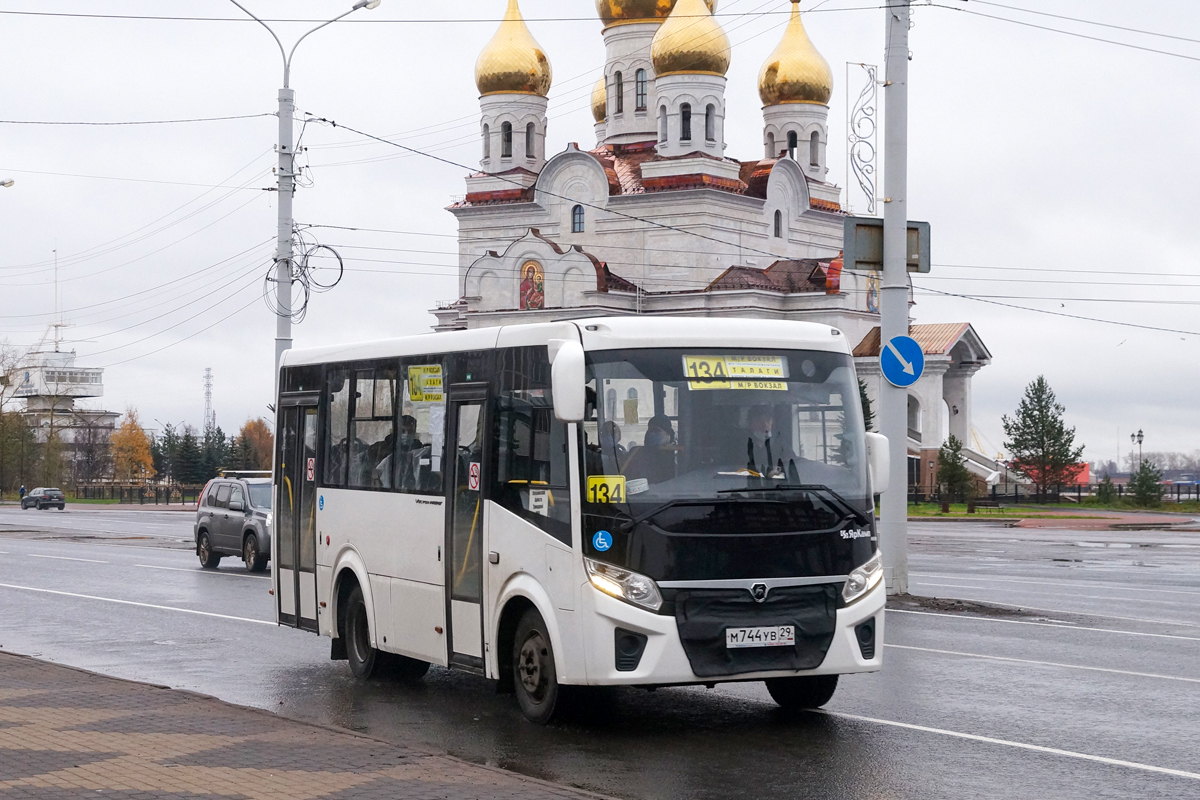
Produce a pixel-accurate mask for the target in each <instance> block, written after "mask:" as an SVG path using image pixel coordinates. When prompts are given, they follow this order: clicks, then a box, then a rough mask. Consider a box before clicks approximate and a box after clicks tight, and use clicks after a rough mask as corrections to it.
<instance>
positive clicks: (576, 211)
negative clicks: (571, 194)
mask: <svg viewBox="0 0 1200 800" xmlns="http://www.w3.org/2000/svg"><path fill="white" fill-rule="evenodd" d="M583 223H584V217H583V206H575V207H574V208H572V209H571V233H583Z"/></svg>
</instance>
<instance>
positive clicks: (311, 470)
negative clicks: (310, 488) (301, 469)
mask: <svg viewBox="0 0 1200 800" xmlns="http://www.w3.org/2000/svg"><path fill="white" fill-rule="evenodd" d="M304 474H305V477H306V478H308V481H309V483H311V482H313V481H315V480H316V479H317V460H316V459H315V458H310V459H309V460H308V469H306V470H305V473H304Z"/></svg>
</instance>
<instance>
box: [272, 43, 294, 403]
mask: <svg viewBox="0 0 1200 800" xmlns="http://www.w3.org/2000/svg"><path fill="white" fill-rule="evenodd" d="M287 67H288V65H287V64H285V65H284V73H283V88H282V89H280V90H279V166H278V171H279V175H278V177H279V184H278V189H279V230H278V233H277V238H276V246H275V305H276V317H275V395H274V396H275V397H278V396H279V363H280V362H281V361H282V360H283V353H284V351H285V350H290V349H291V347H292V196H293V193H294V192H295V190H296V177H295V167H296V154H295V152H293V149H294V148H293V141H292V137H293V134H294V129H293V127H292V118H293V117H294V116H295V113H296V93H295V92H294V91H292V90H291V89H290V88H288V78H289V77H290V76H289V74H288V73H289V70H288V68H287Z"/></svg>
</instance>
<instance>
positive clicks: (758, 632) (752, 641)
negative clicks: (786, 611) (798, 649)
mask: <svg viewBox="0 0 1200 800" xmlns="http://www.w3.org/2000/svg"><path fill="white" fill-rule="evenodd" d="M795 644H796V629H795V628H794V627H793V626H791V625H771V626H764V627H758V628H726V629H725V647H726V648H733V647H790V646H793V645H795Z"/></svg>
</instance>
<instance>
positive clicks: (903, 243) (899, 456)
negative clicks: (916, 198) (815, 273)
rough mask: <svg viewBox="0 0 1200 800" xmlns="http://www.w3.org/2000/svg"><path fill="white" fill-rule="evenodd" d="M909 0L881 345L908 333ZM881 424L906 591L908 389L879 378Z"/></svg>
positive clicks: (889, 113)
mask: <svg viewBox="0 0 1200 800" xmlns="http://www.w3.org/2000/svg"><path fill="white" fill-rule="evenodd" d="M911 11H912V10H911V8H910V6H909V0H893V1H892V2H891V3H889V4H888V7H887V9H886V14H887V62H886V64H887V66H886V70H887V74H886V76H885V83H884V92H885V96H884V129H883V136H884V164H883V167H884V171H883V180H884V187H883V188H884V195H885V197H884V206H883V209H884V210H883V279H882V281H881V282H880V291H879V310H880V331H879V333H880V345H881V353H882V347H883V346H886V343H887V342H889V341H891V340H892V339H893V338H894V337H896V336H907V335H908V266H907V261H908V259H907V253H906V252H905V251H906V249H907V244H908V202H907V201H908V30H909V26H910V23H909V19H910V15H911ZM880 383H881V386H880V414H879V417H880V427H881V429H882V432H883V435H884V436H886V437H887V438H888V441H889V442H890V443H891V448H890V449H891V481H890V486H891V488H890V489H889V490H888V491H886V492H884V493H883V495H882V497H881V499H880V503H881V506H880V524H879V547H880V550H882V551H883V574H884V579H885V580H886V581H887V591H888V594H906V593H907V592H908V390H907V389H901V388H898V387H896V386H893V385H892V384H890V383H888V382H887V381H886V380H883V381H880Z"/></svg>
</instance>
